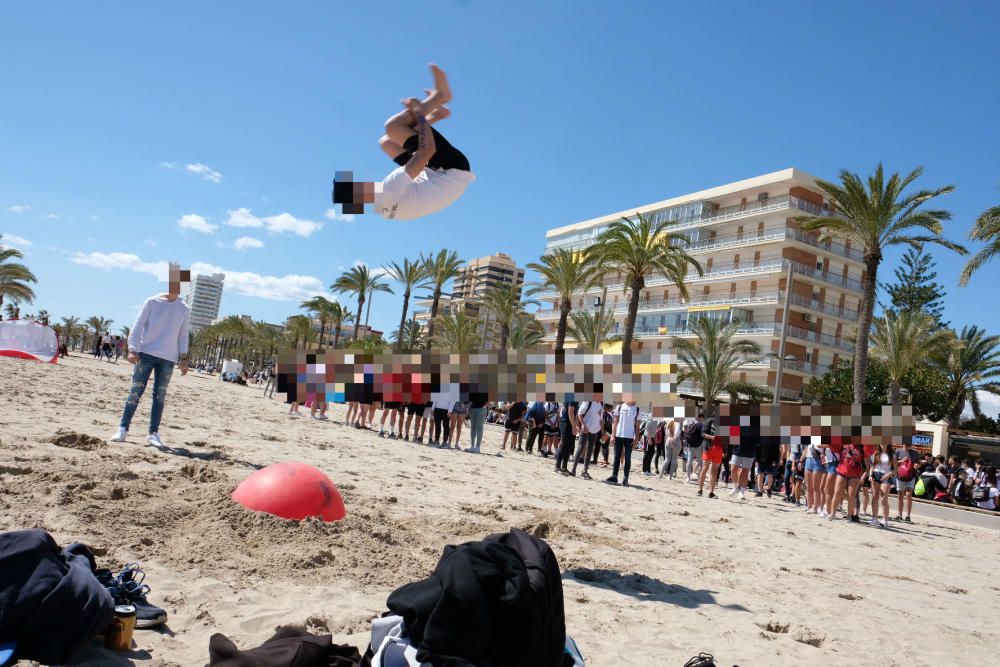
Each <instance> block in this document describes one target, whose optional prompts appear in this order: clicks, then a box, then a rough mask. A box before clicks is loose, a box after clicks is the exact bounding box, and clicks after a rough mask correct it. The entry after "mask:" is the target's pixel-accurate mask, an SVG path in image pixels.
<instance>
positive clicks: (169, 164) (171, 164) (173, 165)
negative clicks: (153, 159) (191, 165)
mask: <svg viewBox="0 0 1000 667" xmlns="http://www.w3.org/2000/svg"><path fill="white" fill-rule="evenodd" d="M159 166H161V167H163V168H164V169H176V168H177V163H176V162H161V163H160V164H159Z"/></svg>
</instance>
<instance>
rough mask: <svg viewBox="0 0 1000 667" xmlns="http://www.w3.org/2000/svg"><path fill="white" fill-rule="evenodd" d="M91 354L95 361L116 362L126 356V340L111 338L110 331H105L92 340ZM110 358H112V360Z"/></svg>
mask: <svg viewBox="0 0 1000 667" xmlns="http://www.w3.org/2000/svg"><path fill="white" fill-rule="evenodd" d="M67 352H68V351H67ZM91 352H92V354H93V357H94V358H95V359H105V360H107V361H118V360H119V359H121V358H122V357H127V356H128V338H127V337H125V336H112V335H111V332H110V331H105V332H104V333H103V334H101V335H99V336H97V338H96V339H95V340H94V348H93V349H92V350H91ZM62 356H66V355H65V354H64V355H62ZM112 357H114V358H113V359H112Z"/></svg>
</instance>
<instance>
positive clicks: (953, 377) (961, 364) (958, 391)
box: [940, 326, 1000, 427]
mask: <svg viewBox="0 0 1000 667" xmlns="http://www.w3.org/2000/svg"><path fill="white" fill-rule="evenodd" d="M940 363H941V365H942V369H943V370H944V373H945V378H946V380H945V385H946V390H947V395H948V401H949V410H948V416H947V420H948V423H949V424H951V425H952V426H953V427H954V426H958V424H959V422H960V421H961V419H962V411H963V410H964V409H965V403H966V402H968V403H969V405H970V406H971V407H972V413H973V415H974V416H976V417H979V416H980V415H981V414H982V409H981V408H980V405H979V396H978V394H977V392H980V391H983V392H986V393H989V394H993V395H995V396H1000V336H987V335H986V332H985V331H984V330H983V329H980V328H979V327H977V326H971V327H970V326H965V327H962V331H961V332H959V334H958V338H957V339H956V341H955V343H954V344H952V345H948V346H947V348H946V352H945V354H944V356H943V358H941V359H940Z"/></svg>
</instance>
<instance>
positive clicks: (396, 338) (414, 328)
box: [392, 318, 423, 352]
mask: <svg viewBox="0 0 1000 667" xmlns="http://www.w3.org/2000/svg"><path fill="white" fill-rule="evenodd" d="M422 335H423V331H422V330H421V327H420V322H418V321H417V320H416V318H414V319H412V320H407V321H406V322H404V323H403V327H402V328H401V329H400V330H399V331H396V332H394V333H393V334H392V343H393V349H394V350H396V351H397V352H403V351H407V352H409V351H412V350H416V349H418V348H419V347H420V338H421V336H422Z"/></svg>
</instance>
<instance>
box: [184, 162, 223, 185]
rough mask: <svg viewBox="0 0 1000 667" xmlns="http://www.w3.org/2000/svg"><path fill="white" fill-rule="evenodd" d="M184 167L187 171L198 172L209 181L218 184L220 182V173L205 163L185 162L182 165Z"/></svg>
mask: <svg viewBox="0 0 1000 667" xmlns="http://www.w3.org/2000/svg"><path fill="white" fill-rule="evenodd" d="M184 169H185V170H186V171H187V172H189V173H192V174H198V175H199V176H201V177H202V178H204V179H205V180H206V181H210V182H212V183H215V184H219V183H221V182H222V174H220V173H219V172H217V171H216V170H214V169H212V168H211V167H209V166H208V165H206V164H202V163H200V162H195V163H194V164H186V165H184Z"/></svg>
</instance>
